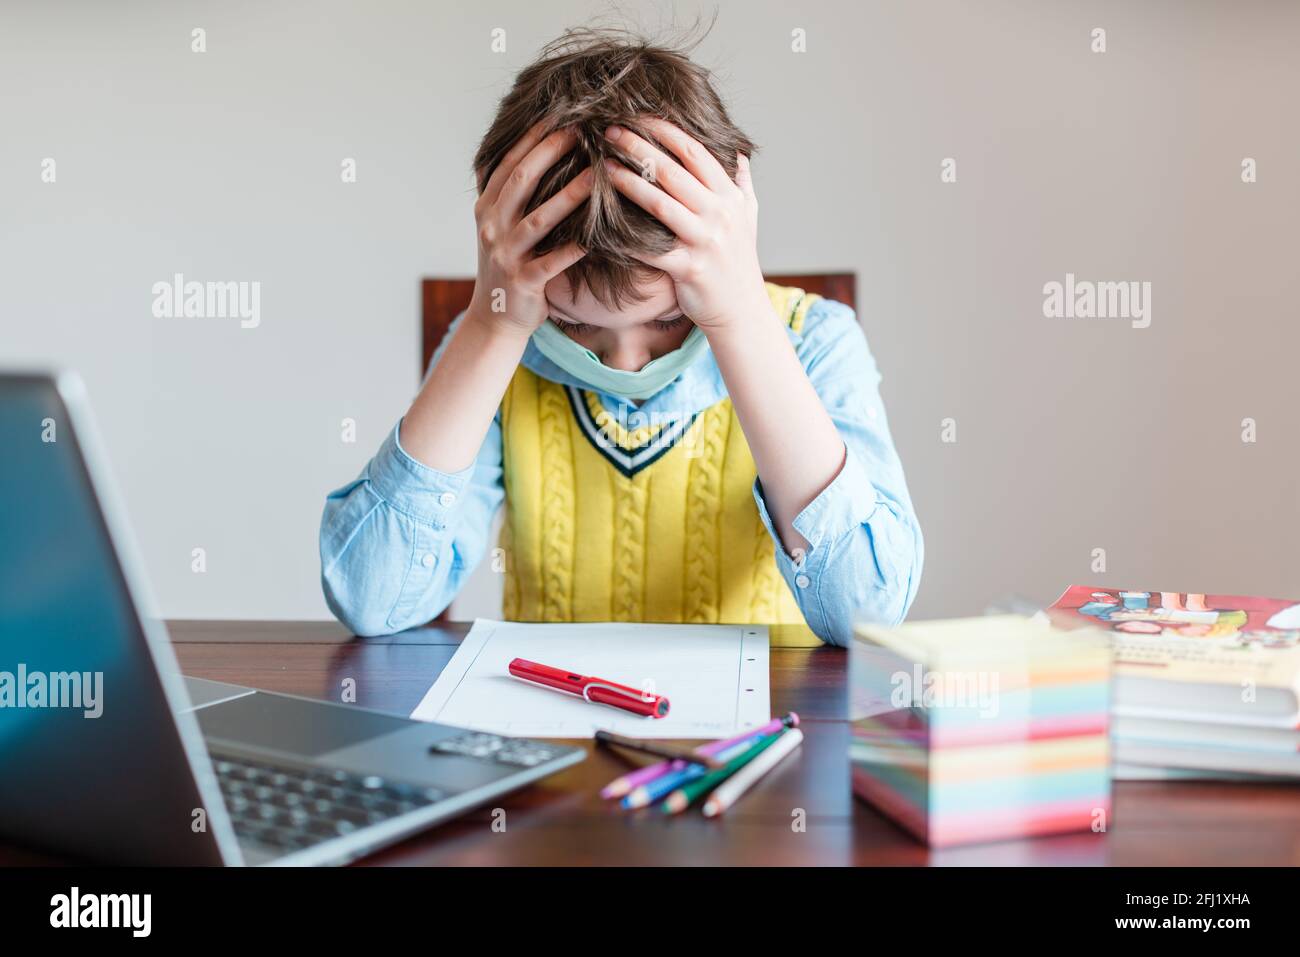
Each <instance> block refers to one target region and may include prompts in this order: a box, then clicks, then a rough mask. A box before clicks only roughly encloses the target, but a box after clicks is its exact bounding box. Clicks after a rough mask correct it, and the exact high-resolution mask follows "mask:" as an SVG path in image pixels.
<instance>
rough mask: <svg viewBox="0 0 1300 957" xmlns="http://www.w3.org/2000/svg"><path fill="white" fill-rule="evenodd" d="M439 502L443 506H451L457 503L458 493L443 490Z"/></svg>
mask: <svg viewBox="0 0 1300 957" xmlns="http://www.w3.org/2000/svg"><path fill="white" fill-rule="evenodd" d="M438 504H439V505H441V506H442V507H443V508H451V507H452V506H453V505H455V504H456V493H455V492H443V493H442V494H441V495H439V496H438Z"/></svg>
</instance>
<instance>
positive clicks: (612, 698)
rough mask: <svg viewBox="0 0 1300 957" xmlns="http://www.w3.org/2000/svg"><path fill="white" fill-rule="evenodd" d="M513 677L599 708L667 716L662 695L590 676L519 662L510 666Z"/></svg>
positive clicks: (519, 659) (647, 715) (666, 703)
mask: <svg viewBox="0 0 1300 957" xmlns="http://www.w3.org/2000/svg"><path fill="white" fill-rule="evenodd" d="M510 673H511V674H512V675H514V676H515V677H516V678H523V679H524V680H525V681H531V682H533V683H535V684H539V685H545V686H546V687H548V688H554V689H555V690H556V691H567V692H568V693H569V694H573V695H577V696H578V697H579V698H585V699H586V700H588V701H594V702H595V703H596V704H607V705H609V706H610V707H611V708H622V709H623V710H624V711H631V712H632V713H633V714H639V715H641V716H642V717H646V718H662V717H663V716H664V715H666V714H667V713H668V699H667V698H665V697H664V696H663V695H658V694H646V693H645V692H642V691H638V690H637V689H636V688H629V687H628V686H627V685H621V684H618V683H617V682H614V681H606V680H605V679H604V678H593V677H591V676H590V675H579V674H574V673H573V672H572V671H564V670H563V669H560V668H552V667H551V666H550V665H541V664H538V663H537V662H536V661H529V660H528V659H526V658H516V659H515V660H514V661H512V662H510Z"/></svg>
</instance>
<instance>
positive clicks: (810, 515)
mask: <svg viewBox="0 0 1300 957" xmlns="http://www.w3.org/2000/svg"><path fill="white" fill-rule="evenodd" d="M793 338H794V340H795V349H796V351H797V353H798V354H799V358H800V360H801V362H802V363H803V366H804V370H805V372H806V373H807V374H808V377H809V379H810V380H811V381H812V384H813V388H814V389H816V391H817V394H818V396H819V397H820V398H821V400H822V404H823V405H824V406H825V407H826V410H827V412H829V413H830V416H831V420H832V421H833V422H834V423H835V427H836V429H837V430H838V431H839V433H840V437H841V438H842V439H843V440H844V447H845V457H844V464H843V466H841V468H840V472H839V474H838V475H837V476H836V477H835V478H834V479H833V480H832V481H831V483H830V484H829V485H828V486H826V488H825V489H823V490H822V492H821V494H819V495H818V496H817V497H816V498H815V499H813V500H812V501H811V502H810V503H809V504H808V505H807V506H806V507H805V508H804V509H803V510H802V511H801V512H800V513H799V514H798V515H797V516H796V517H795V519H794V522H793V525H794V527H795V530H796V531H798V532H799V534H800V535H802V536H803V537H804V538H805V539H806V540H807V542H808V548H807V549H806V550H805V551H803V552H801V553H798V554H794V555H791V554H789V553H787V552H786V551H785V550H784V549H783V548H782V547H781V539H780V536H779V535H778V534H777V532H776V529H775V527H774V525H773V523H772V518H771V516H770V515H769V514H768V510H767V503H766V502H765V501H764V498H763V490H762V483H761V482H759V481H758V480H755V482H754V500H755V502H756V503H757V505H758V511H759V516H760V517H761V518H762V521H763V524H764V526H765V527H766V528H767V530H768V533H769V534H770V535H771V536H772V538H773V541H775V542H776V555H777V559H776V560H777V567H778V568H779V569H780V571H781V575H782V577H783V578H784V579H785V581H786V583H787V584H788V585H789V586H790V590H791V592H792V593H793V595H794V597H795V600H796V601H797V602H798V604H799V608H800V610H801V611H802V612H803V615H804V618H805V620H806V621H807V622H808V626H809V627H810V628H811V629H812V630H813V631H814V632H815V633H816V634H817V635H818V636H819V637H820V638H821V639H822V640H823V641H826V642H829V643H831V644H836V645H846V644H848V642H849V640H850V639H851V637H852V633H853V625H854V623H855V622H857V621H864V622H872V623H876V624H886V625H894V624H898V623H899V622H901V621H902V620H903V619H904V618H905V617H906V615H907V611H908V609H909V608H910V607H911V604H912V600H913V599H914V598H915V597H916V589H917V586H918V585H919V584H920V580H921V567H922V563H923V559H924V543H923V540H922V538H921V528H920V525H919V524H918V522H917V520H916V513H915V511H914V510H913V508H912V500H911V497H910V496H909V494H908V491H907V482H906V480H905V479H904V477H903V466H902V462H901V461H900V460H899V457H898V452H897V451H896V450H895V448H894V442H893V439H892V438H891V436H890V433H889V426H888V423H887V422H886V419H885V408H884V403H883V401H882V400H881V397H880V373H879V370H878V369H877V367H876V362H875V359H874V358H873V357H872V355H871V352H870V350H869V349H868V347H867V340H866V337H865V336H864V335H863V332H862V328H861V326H859V325H858V322H857V319H856V317H855V316H854V314H853V310H851V309H850V308H849V307H848V306H845V305H843V304H842V303H838V302H832V301H830V300H821V301H819V302H817V303H816V304H814V305H813V306H812V308H810V309H809V310H808V315H807V318H806V320H805V324H804V331H803V333H802V335H799V336H794V337H793Z"/></svg>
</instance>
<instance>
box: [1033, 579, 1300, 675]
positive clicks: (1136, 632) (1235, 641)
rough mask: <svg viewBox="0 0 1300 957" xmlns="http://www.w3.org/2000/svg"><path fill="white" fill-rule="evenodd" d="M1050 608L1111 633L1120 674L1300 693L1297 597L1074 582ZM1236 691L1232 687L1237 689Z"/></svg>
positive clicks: (1056, 617) (1070, 621) (1064, 624)
mask: <svg viewBox="0 0 1300 957" xmlns="http://www.w3.org/2000/svg"><path fill="white" fill-rule="evenodd" d="M1047 615H1048V617H1049V618H1050V619H1051V621H1052V623H1053V624H1054V625H1056V626H1057V627H1060V628H1066V629H1071V628H1077V627H1080V626H1084V625H1088V626H1092V627H1099V628H1102V629H1105V630H1106V631H1108V632H1109V633H1110V637H1111V647H1112V653H1113V655H1114V663H1115V675H1116V678H1117V679H1120V680H1122V679H1126V678H1137V679H1156V680H1159V681H1168V682H1186V683H1194V684H1199V685H1217V686H1224V687H1225V688H1226V687H1231V688H1232V689H1240V688H1244V687H1250V686H1258V687H1259V688H1261V689H1279V690H1282V691H1285V692H1287V693H1288V694H1289V695H1291V696H1292V698H1291V700H1294V696H1296V695H1297V694H1300V602H1297V601H1296V600H1295V599H1285V598H1255V597H1250V596H1246V595H1214V594H1202V593H1196V592H1192V593H1188V592H1160V591H1128V590H1123V589H1112V588H1096V587H1094V586H1091V585H1074V586H1072V587H1071V588H1069V589H1067V590H1066V592H1065V594H1063V595H1062V596H1061V597H1060V598H1058V599H1057V600H1056V602H1055V604H1053V605H1052V606H1051V607H1050V608H1048V609H1047ZM1234 693H1235V692H1234Z"/></svg>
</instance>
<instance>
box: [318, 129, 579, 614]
mask: <svg viewBox="0 0 1300 957" xmlns="http://www.w3.org/2000/svg"><path fill="white" fill-rule="evenodd" d="M544 134H545V130H544V129H543V126H542V124H538V125H536V126H534V127H533V128H532V129H531V130H529V132H528V133H527V134H526V135H525V136H524V137H523V138H522V139H521V140H520V141H519V142H518V143H516V144H515V145H514V147H512V149H511V150H510V152H509V153H508V154H507V155H506V157H505V158H504V159H503V160H502V161H501V163H500V165H499V166H498V167H497V169H496V170H495V171H494V172H493V174H492V177H491V178H490V179H489V180H488V181H487V183H485V184H483V189H482V192H481V193H480V195H479V197H478V200H477V201H476V202H475V203H474V220H475V223H476V224H477V227H478V275H477V277H476V279H475V283H474V295H473V298H472V300H471V302H470V306H469V309H468V310H467V311H466V313H465V314H464V315H463V316H462V317H461V318H460V319H458V320H457V322H456V323H454V324H453V326H452V328H451V329H450V330H448V334H447V338H446V339H445V340H444V342H443V343H442V345H441V346H439V349H438V354H437V355H436V356H435V358H434V362H433V368H432V370H431V371H430V373H429V376H428V378H427V379H426V380H425V382H424V385H423V386H422V387H421V389H420V392H419V395H417V396H416V399H415V401H414V402H413V403H412V405H411V408H410V409H409V410H408V411H407V414H406V416H405V417H404V418H403V419H402V421H401V422H400V423H399V425H398V427H397V428H396V429H394V430H393V433H392V434H391V435H390V436H389V437H388V439H387V441H386V442H385V443H384V445H383V447H382V448H381V449H380V450H379V453H378V454H377V455H376V456H375V457H374V458H373V459H371V460H370V463H369V464H368V465H367V466H366V470H365V472H364V473H363V474H362V475H361V477H360V478H359V479H357V480H356V481H355V482H353V483H351V484H350V485H347V486H344V487H343V488H341V489H339V490H338V491H336V492H334V493H332V494H331V495H330V496H329V497H328V498H327V499H326V502H325V514H324V515H323V517H322V519H321V531H320V553H321V586H322V588H323V590H324V592H325V600H326V603H327V604H328V605H329V607H330V610H331V611H333V612H334V614H335V615H336V616H338V618H339V619H340V620H341V621H342V622H343V623H344V624H346V625H347V626H348V627H349V628H351V629H352V630H353V632H355V633H356V634H358V635H380V634H390V633H392V632H395V631H401V630H402V629H404V628H409V627H411V626H413V625H419V624H423V623H424V622H426V621H428V620H429V619H431V618H433V617H434V616H435V615H437V614H438V613H439V612H440V611H442V609H443V608H445V607H446V606H447V605H448V604H449V603H450V602H451V600H452V598H453V597H454V596H455V595H456V592H457V591H459V590H460V586H461V584H462V583H463V581H464V579H465V578H466V577H467V576H468V575H469V573H470V572H471V571H473V569H474V567H475V565H477V564H478V561H479V559H480V558H481V557H482V555H483V552H484V550H485V548H486V545H487V536H488V531H489V528H490V526H491V522H492V516H493V514H494V513H495V512H496V509H497V506H498V505H500V503H501V500H502V498H503V496H504V493H503V486H502V475H501V430H500V422H499V418H498V410H499V408H500V405H501V398H502V396H503V395H504V394H505V390H506V387H507V386H508V385H509V383H510V378H511V376H513V375H514V372H515V369H516V368H517V367H518V365H519V361H520V360H521V359H522V358H523V354H524V349H525V347H526V346H527V344H528V337H529V336H530V335H531V334H532V332H533V330H534V329H536V328H537V326H539V325H540V324H541V323H542V322H543V321H545V319H546V314H547V304H546V295H545V287H546V283H547V282H548V281H549V280H550V279H551V278H553V277H554V276H557V275H559V274H560V273H562V272H563V271H564V270H565V269H567V268H568V267H569V266H571V265H573V263H575V262H577V261H578V260H579V259H581V258H582V256H583V254H584V253H583V250H581V249H579V248H577V247H576V246H574V245H568V246H563V247H560V248H558V249H554V250H552V251H550V252H548V253H546V254H544V255H540V256H539V255H537V254H536V253H535V252H534V249H533V247H534V246H535V245H536V244H537V242H538V241H539V240H540V239H542V238H543V237H544V236H545V235H546V234H547V233H549V232H550V231H551V229H552V228H553V227H554V226H555V225H556V224H557V223H559V222H560V221H561V220H562V219H564V217H565V216H567V215H568V214H569V213H571V212H572V211H573V210H574V209H576V208H577V207H578V206H579V205H581V204H582V203H583V202H584V201H585V200H586V199H587V197H588V196H589V195H590V194H591V175H590V171H589V170H588V171H586V173H585V174H579V175H578V176H577V177H575V178H574V179H573V180H572V181H571V182H570V183H569V184H568V185H567V186H566V187H565V188H564V189H562V190H561V191H560V192H558V193H556V194H555V195H554V196H552V197H551V198H550V199H549V200H547V201H546V202H545V203H543V204H542V205H541V206H539V207H538V208H537V209H535V210H533V212H532V213H530V214H529V215H527V216H524V214H523V211H524V209H525V208H526V206H527V203H528V200H529V198H530V197H531V196H532V194H533V191H534V190H535V189H536V186H537V183H538V180H539V179H540V178H541V176H542V174H543V173H545V172H546V171H547V170H548V169H550V168H551V167H552V166H553V165H554V164H555V162H556V161H557V160H559V159H560V158H561V157H562V156H563V155H564V154H565V153H567V152H569V150H571V149H572V148H573V144H574V140H575V138H574V135H573V133H572V131H571V130H557V131H555V132H552V133H550V134H545V135H544Z"/></svg>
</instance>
